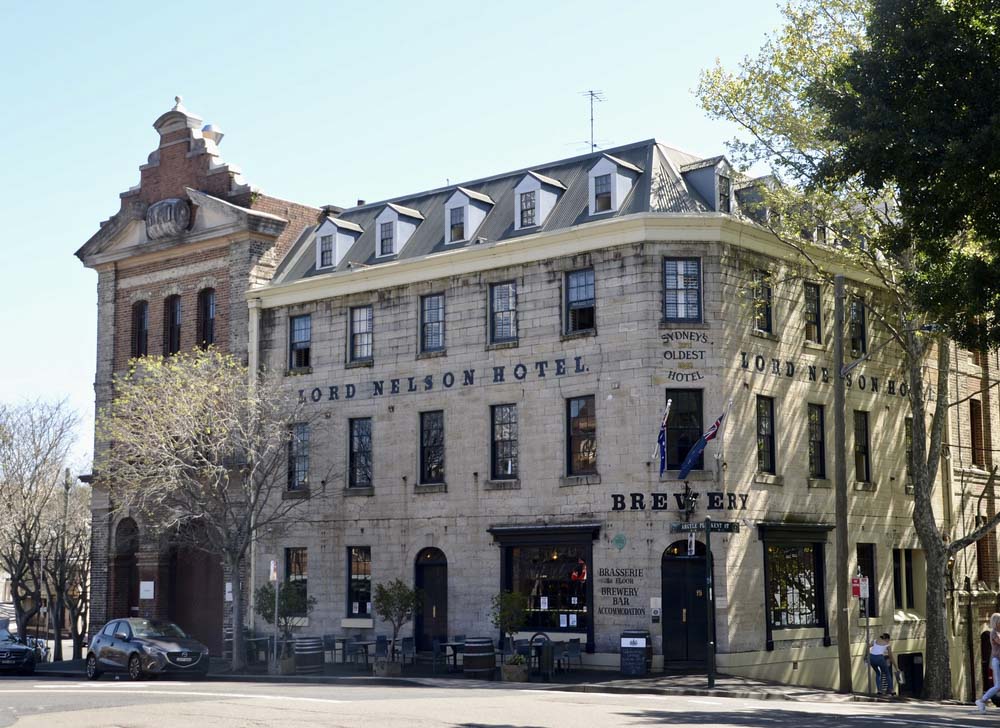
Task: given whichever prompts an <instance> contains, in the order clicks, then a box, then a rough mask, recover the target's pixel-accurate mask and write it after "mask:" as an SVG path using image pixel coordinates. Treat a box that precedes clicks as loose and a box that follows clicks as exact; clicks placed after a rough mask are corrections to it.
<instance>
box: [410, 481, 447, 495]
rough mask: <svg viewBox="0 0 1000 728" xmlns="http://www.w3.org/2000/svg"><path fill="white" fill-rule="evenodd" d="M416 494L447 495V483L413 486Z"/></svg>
mask: <svg viewBox="0 0 1000 728" xmlns="http://www.w3.org/2000/svg"><path fill="white" fill-rule="evenodd" d="M413 492H414V493H447V492H448V484H447V483H417V484H416V485H414V486H413Z"/></svg>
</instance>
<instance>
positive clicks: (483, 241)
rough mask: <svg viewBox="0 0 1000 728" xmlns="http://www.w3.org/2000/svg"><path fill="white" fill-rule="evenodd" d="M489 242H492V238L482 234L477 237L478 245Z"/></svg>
mask: <svg viewBox="0 0 1000 728" xmlns="http://www.w3.org/2000/svg"><path fill="white" fill-rule="evenodd" d="M488 242H490V239H489V238H484V237H483V236H482V235H480V236H479V237H478V238H476V245H483V244H485V243H488Z"/></svg>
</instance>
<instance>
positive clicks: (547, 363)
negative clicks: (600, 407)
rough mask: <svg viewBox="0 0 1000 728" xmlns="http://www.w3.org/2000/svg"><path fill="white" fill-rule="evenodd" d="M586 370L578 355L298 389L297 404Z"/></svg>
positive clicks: (508, 380) (539, 377) (554, 376)
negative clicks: (298, 402)
mask: <svg viewBox="0 0 1000 728" xmlns="http://www.w3.org/2000/svg"><path fill="white" fill-rule="evenodd" d="M588 371H590V369H589V368H588V367H587V366H586V365H584V363H583V357H582V356H574V357H573V358H559V359H542V360H540V361H532V362H527V363H525V362H517V363H516V364H514V365H508V364H504V365H494V366H486V367H482V368H479V369H475V368H473V369H462V370H461V371H445V372H441V373H439V374H426V375H415V376H412V377H409V376H404V377H390V378H388V379H372V380H369V381H367V382H358V383H353V382H348V383H346V384H327V385H324V386H322V387H313V388H312V389H300V390H299V401H300V402H321V401H324V400H325V401H328V402H336V401H338V400H344V399H374V398H381V397H391V396H393V395H399V394H413V393H415V392H431V391H434V390H450V389H463V388H466V387H474V386H477V385H489V384H508V383H510V382H523V381H525V380H526V379H549V378H559V377H566V376H572V375H574V374H585V373H586V372H588Z"/></svg>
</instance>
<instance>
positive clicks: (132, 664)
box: [128, 654, 143, 680]
mask: <svg viewBox="0 0 1000 728" xmlns="http://www.w3.org/2000/svg"><path fill="white" fill-rule="evenodd" d="M142 678H143V674H142V661H141V660H140V659H139V655H135V654H133V655H132V656H131V657H130V658H128V679H129V680H142Z"/></svg>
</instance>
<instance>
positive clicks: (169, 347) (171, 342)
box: [163, 295, 181, 356]
mask: <svg viewBox="0 0 1000 728" xmlns="http://www.w3.org/2000/svg"><path fill="white" fill-rule="evenodd" d="M180 350H181V297H180V296H177V295H174V296H168V297H167V300H165V301H164V302H163V353H164V354H165V355H167V356H169V355H170V354H176V353H177V352H179V351H180Z"/></svg>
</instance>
